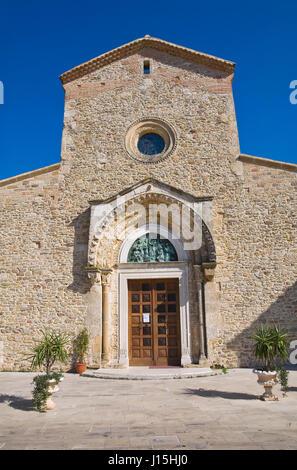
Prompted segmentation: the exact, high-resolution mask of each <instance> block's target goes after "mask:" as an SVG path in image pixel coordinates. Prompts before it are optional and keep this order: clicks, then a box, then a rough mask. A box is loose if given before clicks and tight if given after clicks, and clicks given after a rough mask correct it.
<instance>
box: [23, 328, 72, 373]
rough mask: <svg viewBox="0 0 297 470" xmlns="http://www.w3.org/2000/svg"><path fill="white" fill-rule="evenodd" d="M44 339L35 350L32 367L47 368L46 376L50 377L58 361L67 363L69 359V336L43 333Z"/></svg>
mask: <svg viewBox="0 0 297 470" xmlns="http://www.w3.org/2000/svg"><path fill="white" fill-rule="evenodd" d="M42 333H43V339H42V340H41V341H39V342H38V343H37V344H36V345H35V346H34V348H33V354H32V355H31V356H30V357H31V358H32V364H31V367H32V368H35V367H42V366H44V367H45V370H46V374H47V375H49V374H50V371H51V368H52V366H53V365H54V363H55V362H56V361H59V362H63V363H65V362H66V361H67V358H68V351H67V348H66V345H67V344H68V343H69V340H70V338H69V336H67V335H66V334H64V333H60V332H55V331H43V332H42Z"/></svg>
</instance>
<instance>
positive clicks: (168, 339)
mask: <svg viewBox="0 0 297 470" xmlns="http://www.w3.org/2000/svg"><path fill="white" fill-rule="evenodd" d="M128 293H129V306H128V307H129V317H128V318H129V320H128V321H129V326H128V327H129V364H130V365H131V366H179V365H180V362H181V339H180V307H179V281H178V279H141V280H129V281H128Z"/></svg>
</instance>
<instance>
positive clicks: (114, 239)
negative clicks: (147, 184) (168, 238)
mask: <svg viewBox="0 0 297 470" xmlns="http://www.w3.org/2000/svg"><path fill="white" fill-rule="evenodd" d="M150 204H156V207H158V205H162V204H164V205H165V206H166V205H167V206H168V207H169V205H170V208H172V207H173V208H174V210H173V211H172V214H170V215H169V217H168V220H167V221H166V222H167V223H168V228H169V230H171V231H172V232H174V229H175V225H176V224H178V223H179V221H180V214H181V211H182V208H183V204H182V203H181V201H179V200H178V199H175V198H174V197H172V196H171V195H166V194H159V193H155V192H144V193H141V194H139V195H135V197H134V198H133V199H132V200H131V199H130V200H128V201H124V202H123V203H122V204H120V205H119V206H118V207H116V208H114V209H112V210H110V211H109V213H108V214H107V215H105V216H104V217H102V219H101V220H99V221H98V222H97V223H96V227H95V230H94V231H93V235H92V239H91V240H90V242H89V254H88V265H89V266H93V267H96V266H100V265H102V263H106V264H109V266H112V265H113V264H116V263H117V254H118V252H119V249H120V246H121V244H122V243H123V241H124V240H125V239H126V238H127V237H128V236H129V235H130V234H132V233H133V231H134V230H135V228H136V227H140V226H142V225H145V224H146V223H148V221H149V217H150V216H151V213H150V212H149V211H150V207H151V206H150ZM140 209H142V210H140ZM154 215H155V216H156V217H157V214H154ZM194 219H195V221H196V223H197V221H198V223H199V226H200V228H201V231H202V239H203V247H204V248H203V249H204V251H205V255H204V258H205V261H207V262H210V263H214V264H215V262H216V251H215V245H214V241H213V237H212V235H211V233H210V231H209V228H208V227H207V225H206V223H205V222H204V220H202V219H201V218H200V216H199V215H197V214H195V213H194V212H193V211H192V216H191V217H189V220H188V222H187V225H188V228H189V230H191V229H190V226H191V223H192V222H193V220H194ZM207 275H210V273H209V272H208V273H207Z"/></svg>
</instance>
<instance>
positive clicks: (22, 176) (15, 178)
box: [0, 163, 61, 187]
mask: <svg viewBox="0 0 297 470" xmlns="http://www.w3.org/2000/svg"><path fill="white" fill-rule="evenodd" d="M60 165H61V163H54V164H53V165H49V166H45V167H43V168H38V169H37V170H33V171H28V172H27V173H21V174H20V175H16V176H11V177H10V178H6V179H4V180H0V187H1V186H6V185H8V184H12V183H17V182H18V181H22V180H25V179H27V178H33V177H34V176H38V175H42V174H44V173H49V172H50V171H55V170H58V169H59V168H60Z"/></svg>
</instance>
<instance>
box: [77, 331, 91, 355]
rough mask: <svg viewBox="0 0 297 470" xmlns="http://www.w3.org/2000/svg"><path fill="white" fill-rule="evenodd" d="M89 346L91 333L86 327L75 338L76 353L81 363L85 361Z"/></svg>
mask: <svg viewBox="0 0 297 470" xmlns="http://www.w3.org/2000/svg"><path fill="white" fill-rule="evenodd" d="M88 346H89V333H88V329H87V328H84V329H83V330H82V331H81V332H80V333H79V334H78V335H77V337H76V338H75V340H74V354H75V359H76V360H77V362H79V363H83V362H84V360H85V355H86V352H87V350H88Z"/></svg>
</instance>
